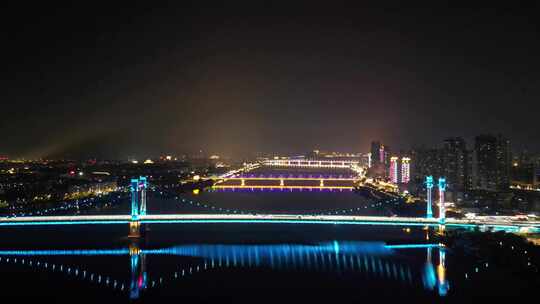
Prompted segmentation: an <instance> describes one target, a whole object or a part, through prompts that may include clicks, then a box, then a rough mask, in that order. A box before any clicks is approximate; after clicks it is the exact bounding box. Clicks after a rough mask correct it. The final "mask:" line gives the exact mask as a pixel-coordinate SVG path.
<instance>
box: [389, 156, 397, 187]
mask: <svg viewBox="0 0 540 304" xmlns="http://www.w3.org/2000/svg"><path fill="white" fill-rule="evenodd" d="M398 160H399V158H398V157H397V156H392V157H390V171H389V174H388V176H389V177H390V181H391V182H392V183H394V184H397V183H398V180H399V179H398V167H399V165H398Z"/></svg>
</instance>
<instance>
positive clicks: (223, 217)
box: [0, 214, 540, 232]
mask: <svg viewBox="0 0 540 304" xmlns="http://www.w3.org/2000/svg"><path fill="white" fill-rule="evenodd" d="M131 220H132V217H131V216H130V215H78V216H32V217H17V218H6V217H3V218H0V226H18V225H68V224H127V223H129V222H130V221H131ZM139 221H140V222H141V223H156V224H157V223H171V224H172V223H282V224H356V225H392V226H438V225H440V223H439V221H438V219H436V218H432V219H428V218H417V217H384V216H356V215H295V214H152V215H141V216H139ZM445 225H446V226H450V227H452V226H456V227H481V226H484V227H494V228H498V229H510V230H524V232H526V230H531V229H532V230H534V231H538V230H540V222H537V221H535V222H517V221H511V220H497V221H494V220H459V219H453V218H447V219H446V223H445Z"/></svg>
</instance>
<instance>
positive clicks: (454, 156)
mask: <svg viewBox="0 0 540 304" xmlns="http://www.w3.org/2000/svg"><path fill="white" fill-rule="evenodd" d="M441 160H442V166H441V167H442V175H443V176H445V177H446V180H447V183H448V185H449V188H450V189H453V190H458V191H463V190H465V189H468V188H470V184H469V175H470V173H469V156H468V151H467V145H466V143H465V140H464V139H463V138H461V137H451V138H447V139H445V140H444V143H443V148H442V150H441Z"/></svg>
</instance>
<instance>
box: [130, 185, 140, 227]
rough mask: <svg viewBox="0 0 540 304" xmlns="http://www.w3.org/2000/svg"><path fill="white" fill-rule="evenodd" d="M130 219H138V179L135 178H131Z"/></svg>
mask: <svg viewBox="0 0 540 304" xmlns="http://www.w3.org/2000/svg"><path fill="white" fill-rule="evenodd" d="M130 190H131V220H132V221H136V220H138V219H139V180H138V179H136V178H132V179H131V186H130Z"/></svg>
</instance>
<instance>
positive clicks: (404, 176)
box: [401, 157, 411, 184]
mask: <svg viewBox="0 0 540 304" xmlns="http://www.w3.org/2000/svg"><path fill="white" fill-rule="evenodd" d="M410 179H411V159H410V158H409V157H402V158H401V183H403V184H407V183H409V181H410Z"/></svg>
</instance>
